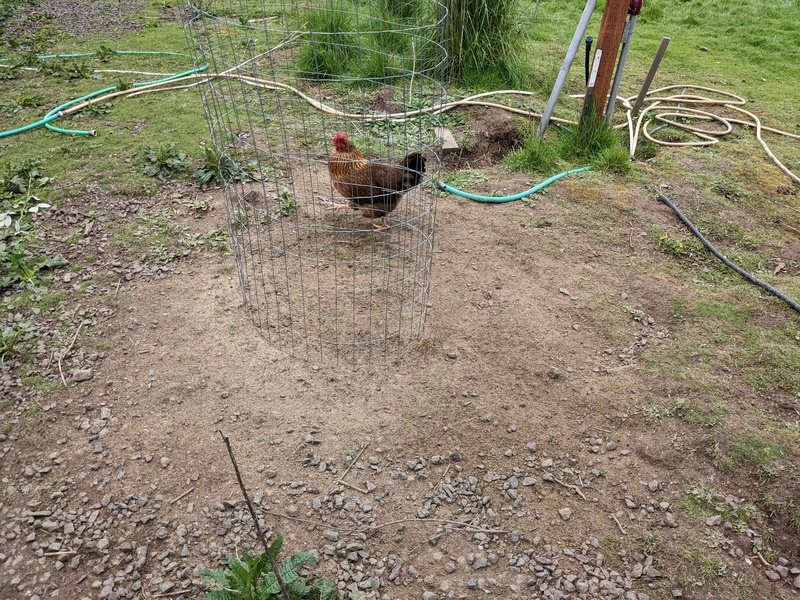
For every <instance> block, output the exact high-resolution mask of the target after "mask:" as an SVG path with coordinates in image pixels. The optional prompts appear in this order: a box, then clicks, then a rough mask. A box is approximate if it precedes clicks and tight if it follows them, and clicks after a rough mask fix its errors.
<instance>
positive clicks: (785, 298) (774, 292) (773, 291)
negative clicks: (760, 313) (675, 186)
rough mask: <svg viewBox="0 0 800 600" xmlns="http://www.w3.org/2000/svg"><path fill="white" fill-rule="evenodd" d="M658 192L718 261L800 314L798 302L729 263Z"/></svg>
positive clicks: (664, 198) (664, 197) (662, 195)
mask: <svg viewBox="0 0 800 600" xmlns="http://www.w3.org/2000/svg"><path fill="white" fill-rule="evenodd" d="M656 191H657V192H658V195H659V196H661V199H662V200H663V201H664V204H666V205H667V206H669V207H670V208H671V209H672V210H673V211H674V212H675V214H676V215H678V218H679V219H680V220H681V221H683V224H684V225H686V227H688V228H689V229H690V230H691V232H692V233H693V234H695V235H696V236H697V238H698V239H699V240H700V241H701V242H703V245H704V246H705V247H706V248H708V249H709V250H711V252H712V253H713V254H714V256H716V257H717V258H718V259H720V260H721V261H722V262H724V263H725V264H726V265H727V266H729V267H730V268H731V269H733V270H734V271H736V272H737V273H738V274H739V275H741V276H742V277H744V278H745V279H748V280H750V281H751V282H752V283H755V284H756V285H757V286H759V287H762V288H764V289H765V290H767V291H768V292H769V293H770V294H772V295H774V296H777V297H778V298H780V299H781V300H783V301H784V302H786V304H788V305H789V306H791V307H792V308H793V309H795V310H796V311H797V312H799V313H800V304H798V303H797V302H795V301H794V300H792V299H791V298H789V296H787V295H786V294H784V293H782V292H779V291H778V290H776V289H775V288H774V287H772V286H771V285H770V284H768V283H767V282H766V281H761V280H760V279H759V278H758V277H754V276H753V275H750V273H748V272H747V271H745V270H744V269H742V268H741V267H738V266H736V265H735V264H733V263H732V262H731V261H729V260H728V259H727V258H726V257H725V256H723V255H722V253H721V252H719V251H718V250H717V249H716V248H714V246H712V245H711V243H710V242H709V241H708V240H707V239H706V238H705V237H703V234H702V233H700V232H699V231H698V230H697V227H695V226H694V225H693V224H692V222H691V221H690V220H689V219H687V218H686V215H684V214H683V213H682V212H681V211H680V209H678V207H677V206H675V205H674V204H673V203H672V202H670V199H669V198H667V197H666V196H665V195H664V194H662V193H661V190H659V189H656Z"/></svg>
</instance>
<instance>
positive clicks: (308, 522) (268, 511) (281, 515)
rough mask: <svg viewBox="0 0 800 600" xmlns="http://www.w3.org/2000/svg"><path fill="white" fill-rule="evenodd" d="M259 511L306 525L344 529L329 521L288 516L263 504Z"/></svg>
mask: <svg viewBox="0 0 800 600" xmlns="http://www.w3.org/2000/svg"><path fill="white" fill-rule="evenodd" d="M261 512H264V513H267V514H268V515H270V516H272V517H278V518H281V519H288V520H290V521H297V522H299V523H306V524H307V525H315V526H317V527H321V526H322V525H324V526H325V527H329V528H331V529H338V530H339V531H344V530H345V528H344V527H338V526H336V525H332V524H330V523H318V522H316V521H312V520H310V519H301V518H300V517H290V516H289V515H284V514H281V513H276V512H271V511H270V510H268V509H266V508H264V507H263V506H262V507H261ZM347 531H351V530H350V529H348V530H347Z"/></svg>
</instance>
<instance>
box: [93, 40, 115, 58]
mask: <svg viewBox="0 0 800 600" xmlns="http://www.w3.org/2000/svg"><path fill="white" fill-rule="evenodd" d="M116 55H117V51H116V50H112V49H111V48H109V47H108V46H103V45H102V44H100V48H98V49H97V52H95V56H96V57H97V60H99V61H100V62H108V61H109V59H111V58H112V57H113V56H116Z"/></svg>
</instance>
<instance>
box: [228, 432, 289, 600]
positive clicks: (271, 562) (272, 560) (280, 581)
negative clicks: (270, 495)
mask: <svg viewBox="0 0 800 600" xmlns="http://www.w3.org/2000/svg"><path fill="white" fill-rule="evenodd" d="M217 431H219V434H220V435H221V436H222V441H223V442H225V446H226V447H227V448H228V456H230V458H231V463H233V470H234V471H235V472H236V479H237V481H238V482H239V487H240V488H241V490H242V496H244V500H245V502H246V503H247V508H248V509H249V510H250V516H251V517H253V521H255V524H256V530H257V531H258V537H259V538H260V539H261V544H262V545H263V546H264V553H265V554H266V555H267V559H269V565H270V567H272V572H273V573H274V574H275V578H276V579H277V580H278V585H279V586H280V588H281V594H282V595H283V598H284V600H291V598H290V597H289V592H288V591H287V590H286V584H285V583H284V582H283V578H282V577H281V574H280V571H279V570H278V564H277V563H276V562H275V558H274V557H273V556H272V553H271V552H270V551H269V545H268V544H267V537H266V535H265V534H264V530H263V529H261V523H259V522H258V516H257V515H256V511H255V510H254V509H253V505H252V503H251V502H250V497H249V496H248V495H247V490H246V489H245V487H244V481H242V475H241V473H239V465H238V464H236V458H235V457H234V456H233V448H231V442H230V440H229V439H228V436H226V435H225V434H224V433H222V430H220V429H218V430H217Z"/></svg>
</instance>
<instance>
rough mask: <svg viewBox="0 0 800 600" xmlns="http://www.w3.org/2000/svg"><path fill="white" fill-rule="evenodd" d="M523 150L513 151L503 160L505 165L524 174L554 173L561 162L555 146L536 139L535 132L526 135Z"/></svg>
mask: <svg viewBox="0 0 800 600" xmlns="http://www.w3.org/2000/svg"><path fill="white" fill-rule="evenodd" d="M524 139H525V141H524V143H523V145H522V148H519V149H518V150H512V151H511V152H509V153H508V154H506V156H505V157H504V158H503V165H504V166H505V167H507V168H508V169H511V170H512V171H519V172H523V173H553V172H554V171H556V169H557V164H558V162H559V156H558V151H557V149H556V147H555V145H553V144H550V143H547V142H546V141H545V140H544V139H542V138H538V137H536V135H535V133H534V131H528V132H527V134H526V135H525V138H524Z"/></svg>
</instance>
